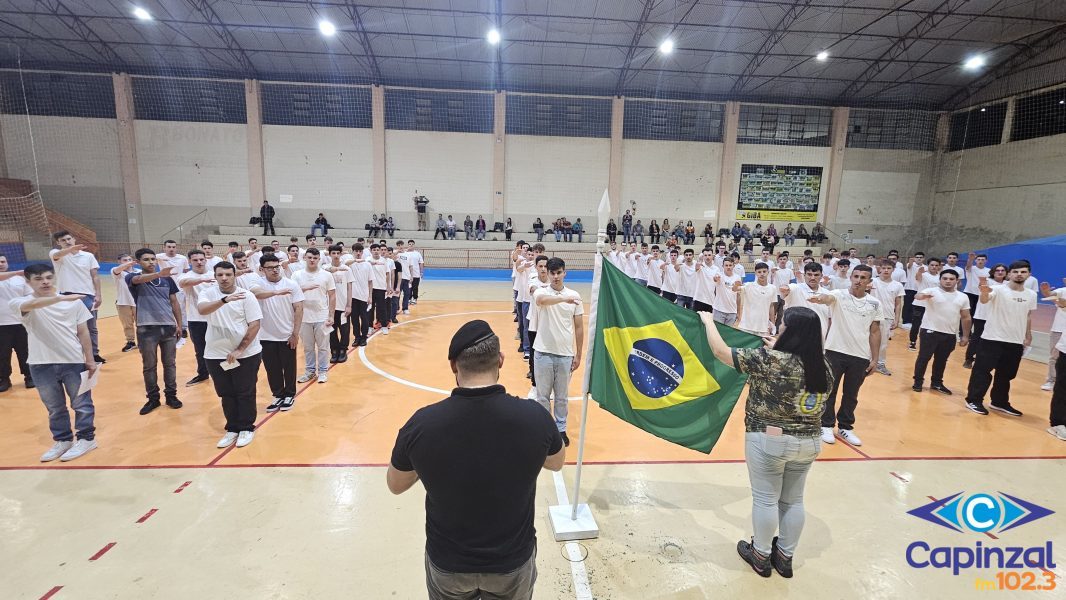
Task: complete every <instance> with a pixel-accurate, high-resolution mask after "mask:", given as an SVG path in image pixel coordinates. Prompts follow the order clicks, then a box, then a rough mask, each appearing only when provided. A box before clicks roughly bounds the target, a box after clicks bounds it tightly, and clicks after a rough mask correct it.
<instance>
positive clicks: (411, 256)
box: [407, 240, 426, 306]
mask: <svg viewBox="0 0 1066 600" xmlns="http://www.w3.org/2000/svg"><path fill="white" fill-rule="evenodd" d="M407 263H408V264H409V265H410V266H411V305H412V306H413V305H415V304H418V286H419V284H421V283H422V276H423V275H425V273H426V260H425V258H423V256H422V253H421V252H419V251H418V249H417V248H415V241H414V240H407Z"/></svg>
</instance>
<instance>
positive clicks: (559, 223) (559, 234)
mask: <svg viewBox="0 0 1066 600" xmlns="http://www.w3.org/2000/svg"><path fill="white" fill-rule="evenodd" d="M552 233H554V234H555V241H557V242H560V241H562V239H563V218H562V217H559V218H558V219H556V220H555V222H554V223H552Z"/></svg>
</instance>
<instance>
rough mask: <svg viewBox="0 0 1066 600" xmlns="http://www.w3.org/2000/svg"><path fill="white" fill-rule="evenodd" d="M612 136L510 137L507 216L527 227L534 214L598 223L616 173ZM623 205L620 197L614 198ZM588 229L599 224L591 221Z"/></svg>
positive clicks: (521, 228) (516, 225) (523, 229)
mask: <svg viewBox="0 0 1066 600" xmlns="http://www.w3.org/2000/svg"><path fill="white" fill-rule="evenodd" d="M610 165H611V141H610V140H607V139H601V138H578V137H546V136H535V135H511V136H508V137H507V192H506V194H507V197H506V201H507V211H506V212H507V216H510V217H514V218H517V219H518V220H517V221H516V223H515V227H516V229H518V230H519V231H526V230H527V229H528V228H529V227H530V226H531V222H532V218H531V217H534V216H539V217H541V218H543V219H544V220H545V222H546V223H547V222H550V221H554V220H555V219H557V218H559V217H560V216H564V215H565V216H567V217H569V218H570V219H571V220H573V219H574V218H576V217H581V219H582V221H583V222H585V223H594V222H595V219H594V218H593V217H594V216H595V214H596V207H597V206H598V205H599V203H600V198H602V197H603V190H605V189H606V188H607V180H608V177H609V176H610ZM612 203H614V204H615V206H616V207H617V206H618V201H617V200H615V199H612ZM585 229H586V231H588V230H592V229H594V228H593V227H591V226H586V228H585Z"/></svg>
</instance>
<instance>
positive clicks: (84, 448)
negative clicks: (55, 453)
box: [59, 440, 96, 462]
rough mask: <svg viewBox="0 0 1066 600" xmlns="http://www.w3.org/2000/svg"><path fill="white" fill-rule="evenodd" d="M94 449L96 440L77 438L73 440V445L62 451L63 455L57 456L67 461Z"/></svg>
mask: <svg viewBox="0 0 1066 600" xmlns="http://www.w3.org/2000/svg"><path fill="white" fill-rule="evenodd" d="M93 450H96V440H78V441H76V442H74V445H73V446H71V447H70V450H67V451H66V452H64V453H63V456H60V457H59V460H61V461H63V462H67V461H68V460H74V459H75V458H78V457H79V456H81V455H83V454H88V453H89V452H91V451H93Z"/></svg>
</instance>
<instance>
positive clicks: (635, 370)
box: [589, 260, 763, 454]
mask: <svg viewBox="0 0 1066 600" xmlns="http://www.w3.org/2000/svg"><path fill="white" fill-rule="evenodd" d="M718 330H719V332H721V334H722V337H723V338H725V341H726V343H727V344H729V345H730V346H732V347H734V348H758V347H760V346H762V345H763V341H762V339H761V338H759V337H757V336H754V335H751V334H749V333H745V332H743V331H738V330H736V329H733V328H732V327H727V326H724V325H721V324H719V325H718ZM595 335H596V337H595V340H594V342H593V347H592V358H591V366H590V369H591V373H590V379H589V393H590V394H591V395H592V398H593V399H594V400H596V402H598V403H599V404H600V406H602V407H603V408H605V409H606V410H607V411H609V412H611V413H612V414H614V415H615V416H617V417H618V418H620V419H622V420H623V421H627V422H629V423H632V424H633V425H636V426H637V427H639V428H641V429H643V430H644V431H647V432H648V433H651V434H653V435H656V436H658V437H661V438H663V439H664V440H667V441H670V442H673V443H675V444H679V445H681V446H685V447H686V448H692V449H693V450H699V451H700V452H704V453H707V454H709V453H710V452H711V448H713V447H714V445H715V443H717V442H718V438H719V436H721V435H722V429H723V428H724V427H725V424H726V421H727V420H728V419H729V415H730V413H732V411H733V407H734V406H735V405H736V403H737V399H738V398H739V397H740V392H741V390H742V389H744V383H745V381H746V380H747V377H746V376H745V375H741V374H740V373H738V372H737V371H735V370H733V369H732V368H731V367H730V366H727V365H724V364H722V363H721V362H719V361H718V359H716V358H715V356H714V353H713V352H712V351H711V348H710V346H709V345H708V343H707V335H706V333H705V332H704V328H703V323H702V321H700V317H699V314H698V313H696V312H693V311H691V310H687V309H684V308H681V307H680V306H677V305H675V304H673V303H671V302H669V301H667V300H665V299H663V298H660V297H659V296H656V295H655V294H653V293H651V292H650V291H648V289H647V288H645V287H643V286H641V285H640V284H638V283H636V282H635V281H633V280H632V279H630V278H629V277H627V276H626V275H625V274H624V273H622V272H621V271H620V270H618V268H617V267H615V266H614V265H612V264H611V263H610V262H609V261H607V260H603V261H602V268H601V273H600V282H599V294H598V297H597V300H596V334H595Z"/></svg>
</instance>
